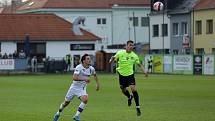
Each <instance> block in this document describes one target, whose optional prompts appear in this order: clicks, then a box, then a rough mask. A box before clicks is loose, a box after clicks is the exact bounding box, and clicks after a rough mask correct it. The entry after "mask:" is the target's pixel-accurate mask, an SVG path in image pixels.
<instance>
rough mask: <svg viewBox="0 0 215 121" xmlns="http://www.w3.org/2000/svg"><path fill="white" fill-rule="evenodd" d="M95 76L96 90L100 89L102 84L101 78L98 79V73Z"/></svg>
mask: <svg viewBox="0 0 215 121" xmlns="http://www.w3.org/2000/svg"><path fill="white" fill-rule="evenodd" d="M93 77H94V79H95V81H96V91H98V90H99V88H100V84H99V79H98V77H97V75H96V73H95V74H93Z"/></svg>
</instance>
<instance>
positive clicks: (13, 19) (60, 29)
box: [0, 14, 100, 41]
mask: <svg viewBox="0 0 215 121" xmlns="http://www.w3.org/2000/svg"><path fill="white" fill-rule="evenodd" d="M71 28H72V24H71V23H70V22H68V21H66V20H64V19H62V18H60V17H58V16H56V15H55V14H0V41H14V40H15V41H20V40H24V37H25V35H26V34H29V35H30V38H31V41H35V40H47V41H48V40H57V41H58V40H62V41H65V40H68V41H73V40H78V41H79V40H80V41H81V40H87V41H89V40H90V41H92V40H93V41H95V40H99V39H100V38H99V37H97V36H95V35H93V34H92V33H90V32H87V31H85V30H82V32H83V33H84V35H83V36H81V35H79V36H77V35H74V33H73V32H72V30H71Z"/></svg>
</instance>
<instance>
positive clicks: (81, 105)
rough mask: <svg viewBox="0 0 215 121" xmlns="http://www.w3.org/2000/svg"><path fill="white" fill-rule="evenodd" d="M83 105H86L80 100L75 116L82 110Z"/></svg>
mask: <svg viewBox="0 0 215 121" xmlns="http://www.w3.org/2000/svg"><path fill="white" fill-rule="evenodd" d="M85 106H86V104H85V103H83V102H81V104H80V105H79V107H78V110H77V112H76V114H75V115H76V116H79V115H80V113H81V112H82V111H83V110H84V108H85Z"/></svg>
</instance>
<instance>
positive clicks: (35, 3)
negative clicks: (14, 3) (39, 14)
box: [18, 0, 150, 10]
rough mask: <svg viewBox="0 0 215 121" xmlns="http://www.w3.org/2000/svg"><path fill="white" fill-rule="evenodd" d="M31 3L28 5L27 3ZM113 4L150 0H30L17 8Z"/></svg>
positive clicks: (146, 3)
mask: <svg viewBox="0 0 215 121" xmlns="http://www.w3.org/2000/svg"><path fill="white" fill-rule="evenodd" d="M30 3H31V4H32V5H29V4H30ZM114 4H118V5H122V6H143V7H145V6H148V7H149V6H150V0H31V1H29V2H28V3H27V4H25V5H24V6H22V7H20V8H19V9H18V10H26V9H38V8H76V9H78V8H92V9H97V8H103V9H108V8H111V7H112V6H113V5H114Z"/></svg>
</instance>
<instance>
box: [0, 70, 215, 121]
mask: <svg viewBox="0 0 215 121" xmlns="http://www.w3.org/2000/svg"><path fill="white" fill-rule="evenodd" d="M98 76H99V79H100V82H101V90H100V91H99V92H96V91H95V82H94V81H92V82H91V83H90V84H89V85H88V94H89V103H88V105H87V108H86V110H84V112H83V113H82V114H81V121H214V120H215V76H191V75H150V76H149V77H148V78H145V77H144V76H143V75H141V74H137V75H136V80H137V89H138V92H139V96H140V104H141V110H142V116H141V117H140V118H137V117H136V112H135V103H134V102H133V104H132V107H128V106H127V99H126V98H125V97H124V96H123V95H122V94H121V92H120V89H119V86H118V76H117V75H116V74H98ZM70 83H71V75H68V74H66V75H59V74H58V75H16V76H15V75H14V76H13V75H12V76H2V75H1V76H0V111H1V112H0V121H52V118H53V115H54V113H55V112H56V111H57V110H58V107H59V105H60V103H61V102H62V101H63V100H64V96H65V94H66V92H67V90H68V88H69V86H70ZM79 103H80V101H79V100H78V99H75V100H73V101H72V102H71V104H70V105H69V106H68V107H67V108H66V109H65V110H64V113H63V114H62V116H61V118H60V120H59V121H72V116H73V115H74V114H75V112H76V109H77V107H78V105H79Z"/></svg>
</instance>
